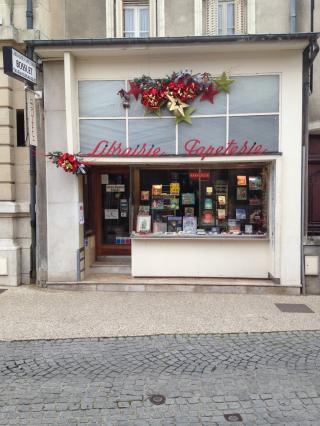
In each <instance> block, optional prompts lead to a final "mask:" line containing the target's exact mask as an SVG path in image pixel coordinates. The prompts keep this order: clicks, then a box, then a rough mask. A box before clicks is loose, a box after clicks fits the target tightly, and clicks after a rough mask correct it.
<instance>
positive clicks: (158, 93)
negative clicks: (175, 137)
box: [119, 69, 233, 124]
mask: <svg viewBox="0 0 320 426" xmlns="http://www.w3.org/2000/svg"><path fill="white" fill-rule="evenodd" d="M232 83H233V80H231V79H230V78H229V77H228V76H227V75H226V73H223V74H222V75H221V76H220V77H215V78H214V77H212V76H211V75H210V74H209V73H207V72H205V73H202V74H201V73H199V74H195V75H192V73H191V70H187V69H186V70H183V71H180V72H178V73H177V72H173V73H172V74H171V76H167V77H166V78H162V79H152V78H151V77H149V76H145V75H143V76H142V77H141V78H136V79H134V81H130V82H129V84H130V90H129V91H128V92H125V93H122V91H119V95H120V96H121V97H122V99H124V101H123V105H124V107H126V108H127V107H128V106H129V105H130V95H133V96H134V97H135V99H136V100H138V99H139V95H140V94H141V103H142V105H143V106H144V107H145V108H146V109H147V110H149V111H150V112H153V113H155V114H157V115H160V112H161V108H162V107H165V106H166V107H167V108H168V109H169V110H170V111H171V112H172V113H173V114H174V115H175V116H176V120H177V123H180V122H181V121H186V122H188V123H189V124H190V123H191V117H190V114H191V112H193V111H194V108H192V106H191V105H190V103H191V102H192V101H193V100H194V99H195V98H196V97H198V96H200V100H201V101H209V102H210V103H212V104H213V100H214V97H215V96H216V95H217V94H218V93H220V92H223V91H224V92H226V91H229V86H230V85H231V84H232ZM124 95H125V96H124ZM173 102H176V104H179V103H180V104H181V103H184V104H187V105H190V106H189V108H186V109H185V110H182V111H181V110H178V111H177V109H172V108H171V106H172V103H173ZM187 113H188V114H189V115H188V117H187V118H186V117H185V114H187Z"/></svg>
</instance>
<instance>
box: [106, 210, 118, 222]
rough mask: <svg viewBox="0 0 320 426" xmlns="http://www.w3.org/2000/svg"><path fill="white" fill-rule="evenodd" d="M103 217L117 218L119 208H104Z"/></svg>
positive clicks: (108, 218) (107, 218)
mask: <svg viewBox="0 0 320 426" xmlns="http://www.w3.org/2000/svg"><path fill="white" fill-rule="evenodd" d="M104 218H105V219H106V220H118V219H119V210H118V209H105V210H104Z"/></svg>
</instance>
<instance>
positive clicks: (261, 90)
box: [229, 75, 279, 114]
mask: <svg viewBox="0 0 320 426" xmlns="http://www.w3.org/2000/svg"><path fill="white" fill-rule="evenodd" d="M232 78H233V80H234V84H233V85H232V90H230V96H229V102H230V105H229V111H230V114H245V113H249V114H252V113H272V112H278V111H279V76H278V75H256V76H254V75H252V76H245V77H232Z"/></svg>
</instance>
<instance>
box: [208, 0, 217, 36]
mask: <svg viewBox="0 0 320 426" xmlns="http://www.w3.org/2000/svg"><path fill="white" fill-rule="evenodd" d="M217 34H218V0H207V7H206V35H209V36H210V35H217Z"/></svg>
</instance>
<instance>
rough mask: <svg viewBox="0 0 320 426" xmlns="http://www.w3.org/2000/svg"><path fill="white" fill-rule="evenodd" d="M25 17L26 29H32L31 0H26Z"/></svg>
mask: <svg viewBox="0 0 320 426" xmlns="http://www.w3.org/2000/svg"><path fill="white" fill-rule="evenodd" d="M26 17H27V30H32V29H33V6H32V0H27V11H26Z"/></svg>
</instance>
